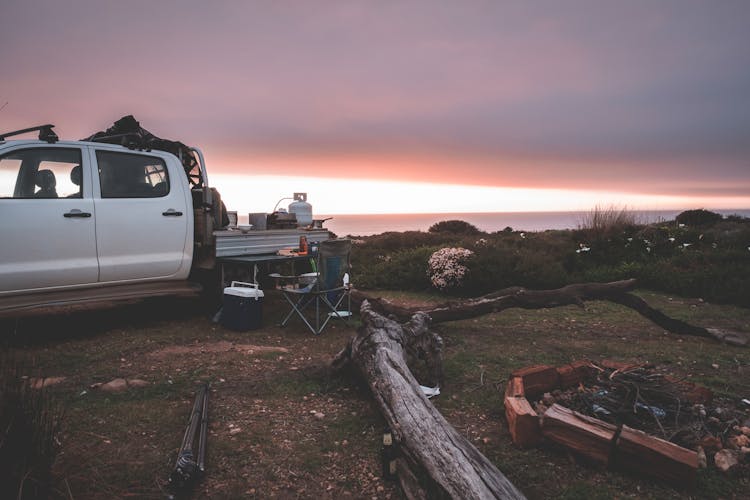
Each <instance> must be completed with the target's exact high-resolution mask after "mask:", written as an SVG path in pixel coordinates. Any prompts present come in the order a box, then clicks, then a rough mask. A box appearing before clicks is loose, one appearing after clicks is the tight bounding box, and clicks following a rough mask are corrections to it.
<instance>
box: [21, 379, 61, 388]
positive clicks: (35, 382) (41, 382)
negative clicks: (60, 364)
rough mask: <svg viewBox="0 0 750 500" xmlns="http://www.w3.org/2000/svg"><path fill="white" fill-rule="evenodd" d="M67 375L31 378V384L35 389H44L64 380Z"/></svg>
mask: <svg viewBox="0 0 750 500" xmlns="http://www.w3.org/2000/svg"><path fill="white" fill-rule="evenodd" d="M64 380H65V377H44V378H30V379H29V384H31V387H32V388H33V389H43V388H45V387H49V386H51V385H55V384H59V383H60V382H63V381H64Z"/></svg>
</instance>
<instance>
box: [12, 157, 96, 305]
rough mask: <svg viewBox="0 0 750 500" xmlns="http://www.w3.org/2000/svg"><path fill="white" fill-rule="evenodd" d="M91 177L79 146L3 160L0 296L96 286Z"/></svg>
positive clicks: (88, 166)
mask: <svg viewBox="0 0 750 500" xmlns="http://www.w3.org/2000/svg"><path fill="white" fill-rule="evenodd" d="M90 172H91V170H90V165H89V163H88V161H86V156H82V154H81V149H80V148H75V147H59V146H50V147H45V146H41V145H39V146H33V147H29V146H26V147H19V148H16V149H13V150H11V151H9V152H6V153H4V154H3V155H2V156H0V228H1V229H0V231H1V233H2V234H0V277H2V279H0V293H2V292H11V291H16V292H17V291H26V290H33V289H40V288H49V287H59V286H67V285H83V284H89V283H96V282H97V279H98V274H99V265H98V262H97V255H96V236H95V233H94V230H95V229H94V220H95V214H94V201H93V198H92V182H91V175H90Z"/></svg>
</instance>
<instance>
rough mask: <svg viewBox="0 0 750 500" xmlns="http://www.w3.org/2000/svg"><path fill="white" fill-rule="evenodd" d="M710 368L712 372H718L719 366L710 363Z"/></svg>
mask: <svg viewBox="0 0 750 500" xmlns="http://www.w3.org/2000/svg"><path fill="white" fill-rule="evenodd" d="M711 368H713V369H714V370H718V369H719V365H717V364H716V363H711Z"/></svg>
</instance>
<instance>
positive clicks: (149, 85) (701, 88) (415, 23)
mask: <svg viewBox="0 0 750 500" xmlns="http://www.w3.org/2000/svg"><path fill="white" fill-rule="evenodd" d="M688 4H689V5H686V4H685V3H683V2H681V1H666V2H659V3H658V4H653V3H652V2H644V1H635V2H608V1H605V2H599V1H588V0H576V1H574V2H572V5H570V6H569V5H566V6H562V5H560V4H559V3H558V2H552V1H549V2H538V3H537V2H534V3H527V2H489V3H478V4H473V5H472V4H463V3H460V2H459V3H456V2H422V1H416V2H406V3H389V4H382V3H373V4H367V3H365V4H359V3H350V2H346V3H328V2H323V3H318V2H311V3H291V4H287V3H285V2H279V3H276V2H274V3H271V4H268V3H260V2H224V1H219V2H216V3H212V4H211V5H209V4H206V3H204V2H196V1H192V0H191V1H186V2H184V3H182V5H181V8H180V11H179V13H177V14H176V13H175V12H174V11H173V10H172V9H171V8H170V7H169V6H168V5H166V4H164V5H163V4H161V3H156V4H153V3H144V2H135V3H134V4H130V3H128V4H127V5H125V4H112V5H100V4H99V3H94V2H89V1H83V2H76V3H75V4H74V5H63V4H61V3H60V2H53V1H51V0H43V1H40V2H34V5H35V7H32V6H31V5H30V4H26V3H24V2H10V4H9V5H7V6H4V7H3V15H2V17H1V18H0V43H2V45H3V46H4V47H12V48H13V50H9V51H5V60H7V61H9V62H11V63H12V64H10V65H8V67H9V71H5V72H4V75H3V80H2V84H0V130H3V131H6V130H14V129H20V128H25V127H29V126H32V125H37V124H41V123H54V124H55V125H56V126H57V130H58V134H59V135H60V136H61V138H66V139H78V138H81V137H86V136H88V135H90V134H92V133H93V132H96V131H98V130H102V129H105V128H107V127H108V126H110V125H111V123H112V122H113V121H115V120H117V119H118V118H120V117H121V116H124V115H126V114H133V115H134V116H135V117H136V119H138V120H139V121H140V122H141V124H142V126H143V127H145V128H146V129H148V130H150V131H151V132H153V133H154V134H156V135H158V136H160V137H164V138H168V139H173V140H179V141H182V142H184V143H186V144H189V145H191V146H196V147H199V148H201V149H202V150H203V151H204V153H205V156H206V160H207V163H208V170H209V178H210V179H211V182H212V184H213V185H215V186H216V187H218V188H219V190H220V191H221V192H222V194H223V198H224V200H225V201H226V202H227V205H228V207H229V208H230V209H232V210H236V211H238V212H240V213H246V212H253V211H269V210H271V208H272V207H273V206H274V205H275V203H276V201H278V199H279V198H281V197H284V196H290V195H291V193H292V192H295V191H303V192H307V193H309V195H310V201H311V202H312V203H313V204H314V207H315V210H316V212H319V213H327V214H356V213H447V212H522V211H566V210H587V209H590V208H592V207H593V206H594V205H596V204H599V205H620V206H623V205H626V206H629V207H632V208H635V209H641V210H658V209H670V210H672V209H673V210H681V209H689V208H698V207H702V208H707V209H727V210H728V209H748V208H750V165H749V164H748V162H749V161H750V141H748V140H747V131H748V130H750V122H749V121H748V117H749V116H750V51H748V50H747V47H748V46H750V35H748V30H747V23H748V21H750V6H748V4H747V3H742V2H739V3H733V2H720V3H717V4H715V5H714V4H708V3H705V4H702V3H692V2H688ZM145 11H148V15H143V12H145ZM124 40H127V42H126V43H123V41H124ZM125 47H127V49H126V48H125Z"/></svg>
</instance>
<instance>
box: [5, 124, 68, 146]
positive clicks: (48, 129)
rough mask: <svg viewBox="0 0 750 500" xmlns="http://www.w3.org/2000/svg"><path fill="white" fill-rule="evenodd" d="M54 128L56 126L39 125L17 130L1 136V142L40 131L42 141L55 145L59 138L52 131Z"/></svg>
mask: <svg viewBox="0 0 750 500" xmlns="http://www.w3.org/2000/svg"><path fill="white" fill-rule="evenodd" d="M52 127H54V125H51V124H49V123H48V124H47V125H38V126H36V127H29V128H25V129H22V130H16V131H14V132H7V133H5V134H0V141H3V140H5V138H6V137H12V136H14V135H21V134H25V133H27V132H36V131H37V130H38V131H39V140H40V141H47V142H49V143H50V144H54V143H56V142H57V141H58V140H59V138H58V137H57V134H56V133H55V132H53V131H52Z"/></svg>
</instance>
